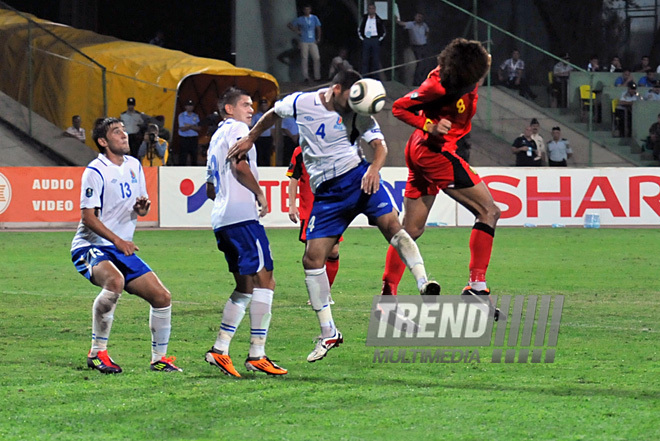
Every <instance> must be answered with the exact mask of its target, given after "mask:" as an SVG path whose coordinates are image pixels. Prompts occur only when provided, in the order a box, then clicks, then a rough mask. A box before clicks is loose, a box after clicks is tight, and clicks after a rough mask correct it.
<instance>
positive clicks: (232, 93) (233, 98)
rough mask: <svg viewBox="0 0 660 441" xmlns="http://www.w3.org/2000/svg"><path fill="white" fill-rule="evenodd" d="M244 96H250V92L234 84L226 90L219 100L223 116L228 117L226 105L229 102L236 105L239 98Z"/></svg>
mask: <svg viewBox="0 0 660 441" xmlns="http://www.w3.org/2000/svg"><path fill="white" fill-rule="evenodd" d="M242 96H250V94H249V93H248V92H247V91H245V90H243V89H239V88H238V87H234V86H232V87H230V88H229V89H227V90H226V91H225V93H223V94H222V96H221V97H220V99H219V100H218V108H219V109H220V113H221V115H222V117H223V118H226V117H227V112H226V111H225V106H226V105H227V104H229V105H232V106H235V105H236V103H238V99H239V98H240V97H242Z"/></svg>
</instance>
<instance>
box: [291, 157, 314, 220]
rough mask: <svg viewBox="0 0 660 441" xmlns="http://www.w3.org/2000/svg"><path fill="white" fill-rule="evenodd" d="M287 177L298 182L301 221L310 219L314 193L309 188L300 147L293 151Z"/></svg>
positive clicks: (307, 175)
mask: <svg viewBox="0 0 660 441" xmlns="http://www.w3.org/2000/svg"><path fill="white" fill-rule="evenodd" d="M286 175H287V176H288V177H290V178H293V179H296V180H298V192H299V194H300V202H299V204H298V215H299V216H300V218H301V219H309V215H310V213H311V212H312V205H313V204H314V193H312V188H311V187H310V186H309V174H308V173H307V169H306V168H305V164H304V163H303V157H302V148H301V147H300V146H298V147H296V149H295V150H294V151H293V155H292V156H291V163H289V169H288V170H287V171H286Z"/></svg>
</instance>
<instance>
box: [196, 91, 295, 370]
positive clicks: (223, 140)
mask: <svg viewBox="0 0 660 441" xmlns="http://www.w3.org/2000/svg"><path fill="white" fill-rule="evenodd" d="M218 108H219V110H220V112H221V114H222V116H223V117H224V120H223V121H221V122H220V124H218V129H217V130H216V131H215V133H214V134H213V137H212V138H211V144H210V146H209V152H208V160H207V165H206V194H207V196H208V197H209V199H212V200H213V210H212V212H211V224H212V226H213V232H214V233H215V238H216V241H217V245H218V249H219V250H220V251H222V252H223V253H224V254H225V259H226V260H227V264H228V265H229V271H230V272H231V273H232V274H233V275H234V280H235V281H236V287H235V288H234V292H232V293H231V295H230V296H229V299H228V300H227V303H226V304H225V308H224V310H223V312H222V322H221V324H220V330H219V331H218V337H217V339H216V341H215V344H214V345H213V346H212V347H211V349H210V350H209V351H208V352H207V353H206V357H205V358H206V361H207V362H209V363H210V364H211V365H213V366H216V367H218V368H219V369H220V370H221V371H222V372H223V373H224V374H226V375H229V376H233V377H240V376H241V375H240V374H239V373H238V372H237V371H236V369H235V368H234V364H233V363H232V360H231V358H230V357H229V344H230V343H231V339H232V338H233V337H234V333H235V332H236V329H237V328H238V326H239V325H240V323H241V320H242V319H243V316H244V315H245V310H246V309H247V307H248V305H249V307H250V350H249V353H248V357H247V360H245V367H246V369H247V370H248V371H255V372H265V373H266V374H269V375H284V374H286V373H287V370H286V369H283V368H281V367H280V366H278V365H276V364H275V363H273V362H272V361H270V359H269V358H268V357H267V356H266V353H265V344H266V336H267V334H268V327H269V325H270V318H271V305H272V303H273V291H274V289H275V279H273V258H272V256H271V254H270V244H269V242H268V238H267V237H266V230H264V227H263V225H261V224H260V223H259V217H260V216H265V215H266V213H268V202H267V201H266V197H265V196H264V194H263V191H262V190H261V187H260V186H259V177H258V173H257V152H256V149H255V148H251V149H250V150H249V151H247V154H246V155H243V156H241V157H239V158H238V159H233V160H228V159H227V151H228V150H229V147H231V145H232V144H233V143H234V142H236V140H237V139H240V138H242V137H244V136H245V135H247V133H248V132H249V130H250V128H249V124H250V122H251V120H252V114H253V109H252V99H251V98H250V95H249V94H248V93H247V92H245V91H244V90H240V89H236V88H234V87H232V88H230V89H229V90H227V91H226V92H225V93H224V95H223V96H222V98H221V99H220V102H219V104H218ZM257 205H258V206H259V210H257Z"/></svg>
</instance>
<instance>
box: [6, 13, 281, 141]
mask: <svg viewBox="0 0 660 441" xmlns="http://www.w3.org/2000/svg"><path fill="white" fill-rule="evenodd" d="M24 17H29V18H30V19H31V20H33V21H34V22H33V23H31V24H28V20H26V18H24ZM35 23H38V25H39V26H37V25H36V24H35ZM218 38H226V37H225V36H223V35H222V34H219V35H218ZM0 41H2V42H3V44H2V45H0V54H2V55H1V56H0V59H2V60H3V67H2V69H0V89H1V90H2V91H3V92H4V93H6V94H7V95H9V96H10V97H12V98H14V99H15V100H17V101H19V102H21V103H22V104H23V105H25V106H28V105H29V101H30V90H31V91H32V95H31V96H32V107H33V110H34V111H35V112H37V113H38V114H40V115H41V116H43V117H44V118H46V119H47V120H49V121H51V122H52V123H53V124H55V125H56V126H58V127H61V128H63V129H64V128H66V127H68V126H70V125H71V117H72V116H73V115H80V116H81V118H82V121H83V128H85V129H86V131H87V133H88V136H87V144H88V145H89V146H91V147H94V142H93V140H92V139H91V128H92V125H93V122H94V120H95V119H96V118H98V117H100V116H116V117H118V116H119V114H120V113H121V112H123V111H124V110H126V100H127V98H129V97H134V98H135V100H136V109H138V110H139V111H141V112H144V113H146V114H147V115H151V116H156V115H163V116H164V117H165V127H166V128H167V129H169V130H170V131H171V132H172V134H173V135H174V136H173V138H174V143H175V144H176V141H177V139H176V136H175V134H176V128H177V127H176V116H177V115H178V114H179V113H180V112H182V111H183V110H185V109H184V106H183V103H185V102H186V101H187V100H189V99H191V100H193V101H194V102H195V112H196V113H197V114H198V115H200V118H202V119H203V118H204V117H205V116H207V115H210V114H211V113H212V112H214V111H216V110H217V100H218V97H219V96H220V95H221V94H222V93H223V91H224V90H226V89H227V88H228V87H230V86H235V87H239V88H241V89H245V90H246V91H248V92H249V93H250V94H251V96H252V99H253V100H254V101H257V100H258V99H259V98H266V99H268V100H269V101H270V102H273V101H274V100H275V98H276V97H277V94H278V92H279V85H278V84H277V81H276V80H275V78H274V77H272V76H271V75H269V74H267V73H263V72H257V71H253V70H251V69H243V68H238V67H235V66H233V65H232V64H230V63H227V62H225V61H220V60H214V59H209V58H200V57H194V56H192V55H188V54H186V53H183V52H180V51H173V50H169V49H163V48H160V47H158V46H154V45H150V44H145V43H134V42H127V41H122V40H118V39H116V38H113V37H108V36H104V35H99V34H95V33H94V32H90V31H84V30H79V29H74V28H71V27H69V26H65V25H62V24H58V23H53V22H49V21H45V20H40V19H38V18H36V17H34V16H31V15H28V14H23V16H21V15H19V14H17V13H16V12H13V11H9V10H6V9H0ZM29 41H31V42H32V50H31V51H28V47H29V46H28V42H29ZM29 60H31V61H32V63H31V65H32V69H31V70H30V69H28V67H29V66H30V63H29ZM105 106H107V115H106V114H105Z"/></svg>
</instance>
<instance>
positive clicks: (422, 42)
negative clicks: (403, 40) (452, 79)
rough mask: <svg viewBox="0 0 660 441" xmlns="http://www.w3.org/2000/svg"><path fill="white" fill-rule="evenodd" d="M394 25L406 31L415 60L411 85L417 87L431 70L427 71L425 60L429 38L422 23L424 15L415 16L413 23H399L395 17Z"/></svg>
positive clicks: (423, 22) (427, 26) (426, 29)
mask: <svg viewBox="0 0 660 441" xmlns="http://www.w3.org/2000/svg"><path fill="white" fill-rule="evenodd" d="M396 23H397V24H398V25H399V26H402V27H403V28H404V29H406V30H407V31H408V39H409V41H410V48H411V49H412V51H413V54H415V59H416V60H417V64H416V65H415V76H414V77H413V85H414V86H419V85H420V84H422V82H423V81H424V80H425V79H426V75H427V74H428V73H429V71H430V70H431V69H428V66H427V63H426V60H425V59H426V57H428V52H427V50H426V48H427V46H426V43H427V39H428V36H429V25H427V24H426V22H425V21H424V14H422V13H420V12H418V13H416V14H415V20H414V21H401V20H399V17H396Z"/></svg>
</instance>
